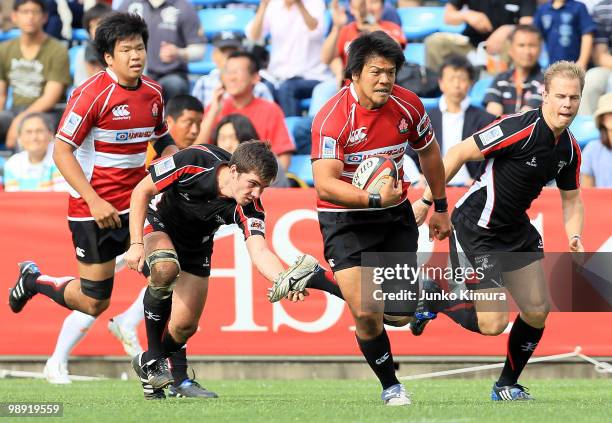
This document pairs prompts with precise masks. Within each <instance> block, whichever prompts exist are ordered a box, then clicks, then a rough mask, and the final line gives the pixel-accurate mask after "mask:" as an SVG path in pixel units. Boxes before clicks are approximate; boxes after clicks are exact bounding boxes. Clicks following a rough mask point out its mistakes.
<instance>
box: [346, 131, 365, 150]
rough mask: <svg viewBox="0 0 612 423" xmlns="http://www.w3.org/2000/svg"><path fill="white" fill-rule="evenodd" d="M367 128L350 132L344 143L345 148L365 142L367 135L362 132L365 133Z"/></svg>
mask: <svg viewBox="0 0 612 423" xmlns="http://www.w3.org/2000/svg"><path fill="white" fill-rule="evenodd" d="M367 129H368V128H366V127H365V126H362V127H361V128H357V129H355V130H354V131H352V132H351V133H350V134H349V137H348V140H347V142H346V146H347V147H348V146H350V145H357V144H359V143H362V142H364V141H365V140H367V139H368V134H366V133H365V132H364V131H366V130H367Z"/></svg>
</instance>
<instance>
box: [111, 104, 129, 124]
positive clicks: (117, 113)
mask: <svg viewBox="0 0 612 423" xmlns="http://www.w3.org/2000/svg"><path fill="white" fill-rule="evenodd" d="M111 113H112V114H113V120H126V119H129V118H130V111H129V110H128V105H127V104H119V105H117V106H115V107H113V110H112V111H111Z"/></svg>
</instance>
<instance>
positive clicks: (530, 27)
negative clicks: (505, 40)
mask: <svg viewBox="0 0 612 423" xmlns="http://www.w3.org/2000/svg"><path fill="white" fill-rule="evenodd" d="M517 32H529V33H531V34H536V35H537V36H538V39H540V40H541V39H542V34H540V31H539V30H538V28H536V27H535V26H533V25H517V26H515V27H514V30H513V31H512V33H511V34H510V42H513V41H514V37H515V36H516V33H517Z"/></svg>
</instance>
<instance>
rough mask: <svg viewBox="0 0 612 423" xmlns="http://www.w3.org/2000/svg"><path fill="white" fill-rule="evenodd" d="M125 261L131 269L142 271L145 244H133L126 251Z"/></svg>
mask: <svg viewBox="0 0 612 423" xmlns="http://www.w3.org/2000/svg"><path fill="white" fill-rule="evenodd" d="M125 262H126V263H127V266H128V267H129V268H130V269H132V270H136V271H137V272H140V273H142V268H143V266H144V245H142V244H131V245H130V248H129V250H127V253H125Z"/></svg>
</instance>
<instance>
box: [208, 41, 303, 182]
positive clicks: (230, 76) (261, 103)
mask: <svg viewBox="0 0 612 423" xmlns="http://www.w3.org/2000/svg"><path fill="white" fill-rule="evenodd" d="M221 80H222V81H223V87H219V88H218V89H217V90H215V94H214V96H213V100H212V102H211V103H210V105H209V106H208V107H207V108H206V111H205V113H204V120H203V121H202V128H201V130H200V134H199V135H198V139H197V141H196V144H208V143H210V142H211V139H212V133H213V128H214V127H215V126H216V125H217V123H219V121H220V120H221V119H222V118H223V117H224V116H227V115H230V114H232V113H239V114H241V115H245V116H246V117H248V118H249V119H250V120H251V122H252V123H253V126H254V127H255V129H256V130H257V133H258V134H259V137H260V139H261V140H263V141H269V142H270V144H271V147H272V152H274V154H276V155H277V156H278V158H279V160H280V162H281V164H282V165H283V167H284V168H285V170H286V169H288V168H289V164H290V163H291V155H292V154H293V152H294V150H295V146H294V145H293V142H291V138H290V137H289V132H288V130H287V125H285V116H284V115H283V111H282V110H281V108H280V107H279V106H278V105H277V104H275V103H273V102H271V101H267V100H263V99H261V98H255V96H254V95H253V89H254V87H255V84H257V82H259V80H260V79H259V73H258V69H257V61H256V60H255V57H254V56H253V55H252V54H251V53H247V52H241V51H237V52H234V53H232V54H231V55H230V56H229V57H228V59H227V62H226V63H225V68H224V69H223V72H222V74H221ZM226 92H227V94H228V95H229V96H228V97H227V98H224V97H225V93H226Z"/></svg>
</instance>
